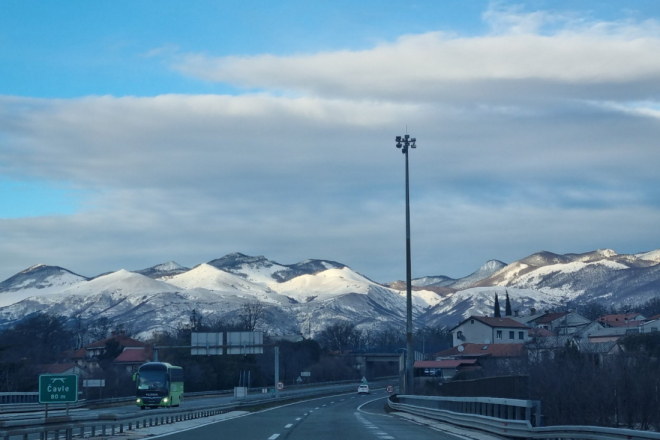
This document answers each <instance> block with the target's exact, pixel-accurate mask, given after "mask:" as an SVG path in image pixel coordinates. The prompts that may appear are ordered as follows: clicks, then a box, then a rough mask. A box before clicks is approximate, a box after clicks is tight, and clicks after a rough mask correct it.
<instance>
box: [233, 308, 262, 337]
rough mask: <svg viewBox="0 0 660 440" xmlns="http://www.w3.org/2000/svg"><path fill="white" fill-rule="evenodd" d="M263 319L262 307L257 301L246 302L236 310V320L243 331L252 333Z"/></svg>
mask: <svg viewBox="0 0 660 440" xmlns="http://www.w3.org/2000/svg"><path fill="white" fill-rule="evenodd" d="M263 317H264V305H263V303H262V302H261V301H259V300H253V301H248V302H246V303H245V304H243V306H241V308H240V309H239V310H238V319H239V321H240V323H241V325H242V327H243V328H245V330H247V331H249V332H253V331H254V329H256V328H257V326H259V323H260V322H261V321H262V320H263Z"/></svg>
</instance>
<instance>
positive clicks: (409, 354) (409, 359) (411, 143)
mask: <svg viewBox="0 0 660 440" xmlns="http://www.w3.org/2000/svg"><path fill="white" fill-rule="evenodd" d="M416 141H417V139H415V138H411V137H410V136H409V135H407V134H406V135H405V136H397V137H396V147H397V148H401V152H402V153H403V154H404V155H405V156H406V341H407V350H406V394H414V393H415V382H414V381H415V376H414V374H413V365H414V363H415V351H414V349H413V323H412V287H411V286H412V280H411V278H412V274H411V272H412V270H411V266H410V185H409V183H408V148H417V146H416V145H415V142H416Z"/></svg>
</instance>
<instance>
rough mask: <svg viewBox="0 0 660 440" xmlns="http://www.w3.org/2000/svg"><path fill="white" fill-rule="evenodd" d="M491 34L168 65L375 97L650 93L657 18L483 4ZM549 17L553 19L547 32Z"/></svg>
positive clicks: (657, 69)
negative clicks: (605, 18) (593, 17)
mask: <svg viewBox="0 0 660 440" xmlns="http://www.w3.org/2000/svg"><path fill="white" fill-rule="evenodd" d="M485 16H486V18H487V19H488V20H489V22H490V23H492V25H493V27H494V29H495V30H496V31H495V32H494V33H493V34H491V35H486V36H475V37H460V36H455V35H449V34H445V33H441V32H430V33H426V34H420V35H406V36H402V37H400V38H399V39H398V40H397V41H395V42H393V43H383V44H381V45H378V46H376V47H374V48H373V49H369V50H362V51H348V50H344V51H335V52H325V53H316V54H306V55H290V56H273V55H269V54H263V55H257V56H244V57H241V56H228V57H212V56H209V55H205V54H188V55H183V56H182V57H181V58H178V60H177V61H176V62H175V65H174V68H176V69H177V70H179V71H181V72H182V73H184V74H187V75H191V76H194V77H199V78H203V79H205V80H209V81H217V82H225V83H230V84H234V85H238V86H241V87H246V88H259V89H266V90H280V91H282V90H283V91H293V92H300V93H304V94H314V95H318V96H331V97H350V98H366V99H377V100H384V99H386V100H388V99H395V100H409V101H425V102H426V101H435V100H441V101H447V102H480V101H481V102H490V101H493V100H495V101H502V102H509V101H529V100H534V99H538V98H545V99H547V98H557V97H564V98H566V97H570V98H575V97H578V98H590V99H608V98H612V97H615V98H616V99H619V97H625V98H626V99H639V97H648V96H658V93H660V57H658V56H657V53H660V23H658V22H656V21H653V20H648V21H645V22H641V23H638V22H631V21H623V22H596V21H586V22H585V21H583V20H579V19H577V18H571V17H568V18H567V17H564V16H562V15H552V14H549V13H545V12H534V13H529V14H518V13H513V12H510V11H509V12H502V11H493V10H491V11H489V12H487V13H486V14H485ZM548 23H561V24H562V25H563V26H561V27H559V28H558V29H555V28H553V30H552V32H551V33H547V32H546V33H544V32H541V30H542V29H544V26H545V25H546V24H548Z"/></svg>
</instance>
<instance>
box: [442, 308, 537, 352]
mask: <svg viewBox="0 0 660 440" xmlns="http://www.w3.org/2000/svg"><path fill="white" fill-rule="evenodd" d="M528 330H529V327H528V326H526V325H525V324H522V323H520V322H518V321H516V320H514V319H511V318H493V317H488V316H470V317H469V318H467V319H466V320H464V321H463V322H461V323H459V324H458V325H457V326H456V327H454V328H452V329H451V330H450V332H451V334H452V340H453V345H454V346H455V347H456V346H458V345H462V344H482V345H490V344H520V343H524V342H526V341H527V340H528V339H529V336H528Z"/></svg>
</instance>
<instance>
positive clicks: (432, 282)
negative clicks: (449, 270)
mask: <svg viewBox="0 0 660 440" xmlns="http://www.w3.org/2000/svg"><path fill="white" fill-rule="evenodd" d="M456 281H457V280H455V279H454V278H450V277H448V276H444V275H435V276H429V277H420V278H413V279H412V280H411V284H412V285H413V286H414V287H430V286H438V287H449V286H451V285H452V283H455V282H456Z"/></svg>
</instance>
